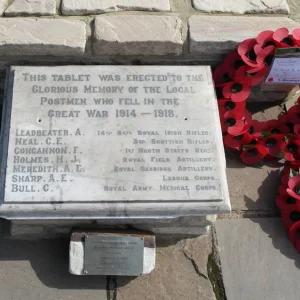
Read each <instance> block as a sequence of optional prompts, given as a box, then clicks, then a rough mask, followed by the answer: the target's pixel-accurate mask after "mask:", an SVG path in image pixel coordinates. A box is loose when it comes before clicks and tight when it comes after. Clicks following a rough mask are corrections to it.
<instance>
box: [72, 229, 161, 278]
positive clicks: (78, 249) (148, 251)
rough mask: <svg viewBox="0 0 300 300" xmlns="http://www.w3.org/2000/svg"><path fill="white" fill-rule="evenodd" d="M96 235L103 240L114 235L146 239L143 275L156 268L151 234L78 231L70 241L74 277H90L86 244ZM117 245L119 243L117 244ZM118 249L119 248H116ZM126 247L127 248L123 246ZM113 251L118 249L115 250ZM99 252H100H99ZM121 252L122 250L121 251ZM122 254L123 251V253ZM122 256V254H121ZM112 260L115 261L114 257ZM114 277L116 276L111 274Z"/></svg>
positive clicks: (154, 249) (154, 245)
mask: <svg viewBox="0 0 300 300" xmlns="http://www.w3.org/2000/svg"><path fill="white" fill-rule="evenodd" d="M90 235H94V236H98V237H100V238H101V236H108V235H113V236H116V237H126V236H132V237H143V238H144V250H143V253H144V254H143V258H144V260H143V274H149V273H150V272H151V271H152V270H153V269H154V267H155V258H156V244H155V235H153V234H152V233H151V232H141V231H134V230H131V231H123V232H122V231H119V232H118V231H114V230H112V231H102V232H97V231H96V232H91V231H88V230H87V231H82V230H76V231H74V232H73V233H72V235H71V241H70V264H69V271H70V273H71V274H73V275H88V274H86V273H85V271H84V265H85V262H84V259H85V249H86V248H85V243H86V238H87V236H90ZM115 244H116V245H117V243H116V242H115ZM115 247H117V246H115ZM123 247H125V246H123ZM112 249H117V248H113V246H112ZM98 251H99V250H98ZM119 251H121V250H119ZM121 252H122V251H121ZM121 255H122V254H121ZM110 259H113V258H112V257H111V258H110ZM110 275H114V274H110Z"/></svg>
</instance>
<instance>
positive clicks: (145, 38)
mask: <svg viewBox="0 0 300 300" xmlns="http://www.w3.org/2000/svg"><path fill="white" fill-rule="evenodd" d="M181 27H182V22H181V20H180V19H179V18H178V17H173V16H153V15H144V16H142V15H113V16H111V15H110V16H99V17H97V18H96V21H95V36H94V52H95V54H98V55H180V54H181V53H182V45H183V40H182V34H181Z"/></svg>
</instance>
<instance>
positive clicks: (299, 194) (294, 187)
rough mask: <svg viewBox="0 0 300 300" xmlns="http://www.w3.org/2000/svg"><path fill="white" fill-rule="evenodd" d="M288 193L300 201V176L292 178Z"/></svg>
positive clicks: (289, 182)
mask: <svg viewBox="0 0 300 300" xmlns="http://www.w3.org/2000/svg"><path fill="white" fill-rule="evenodd" d="M286 191H287V193H288V194H289V195H290V196H292V197H294V198H295V199H297V200H300V176H294V177H292V178H290V180H289V181H288V188H287V189H286Z"/></svg>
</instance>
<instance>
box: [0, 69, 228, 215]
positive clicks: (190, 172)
mask: <svg viewBox="0 0 300 300" xmlns="http://www.w3.org/2000/svg"><path fill="white" fill-rule="evenodd" d="M2 147H3V149H2V156H1V157H2V168H1V171H2V186H1V192H2V199H1V201H2V202H1V205H0V217H1V216H2V217H6V218H14V217H16V216H17V217H18V218H22V217H24V216H26V217H32V218H35V217H39V218H44V217H45V218H46V217H49V216H51V217H55V218H67V217H89V218H100V217H103V218H105V217H114V218H115V217H122V218H124V217H125V218H130V217H141V216H144V217H147V216H151V217H154V216H164V217H166V216H170V217H171V216H180V215H190V214H195V215H196V214H198V215H199V214H208V213H215V212H217V213H220V212H228V211H229V210H230V203H229V197H228V188H227V181H226V173H225V156H224V149H223V144H222V134H221V128H220V121H219V115H218V108H217V102H216V98H215V94H214V87H213V82H212V78H211V71H210V68H209V67H204V66H196V67H195V66H184V67H183V66H176V67H175V66H172V67H169V66H59V67H13V68H11V69H10V70H9V72H8V75H7V84H6V97H5V101H4V110H3V124H2ZM41 216H42V217H41Z"/></svg>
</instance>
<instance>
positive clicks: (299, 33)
mask: <svg viewBox="0 0 300 300" xmlns="http://www.w3.org/2000/svg"><path fill="white" fill-rule="evenodd" d="M292 36H293V39H294V43H295V44H296V46H298V47H299V46H300V28H295V29H294V30H293V31H292Z"/></svg>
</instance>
